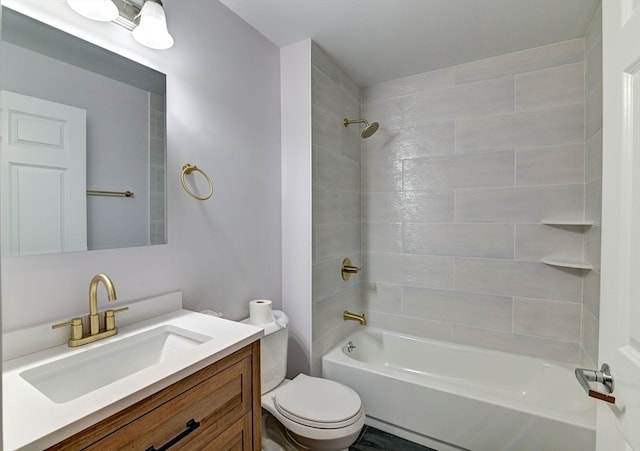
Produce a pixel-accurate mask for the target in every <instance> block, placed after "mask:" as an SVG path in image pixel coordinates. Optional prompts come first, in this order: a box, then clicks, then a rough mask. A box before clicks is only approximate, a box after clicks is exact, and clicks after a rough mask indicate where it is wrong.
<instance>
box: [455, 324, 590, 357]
mask: <svg viewBox="0 0 640 451" xmlns="http://www.w3.org/2000/svg"><path fill="white" fill-rule="evenodd" d="M451 333H452V340H453V341H454V342H458V343H463V344H468V345H472V346H480V347H483V348H489V349H496V350H498V351H505V352H511V353H514V354H523V355H528V356H531V357H537V358H542V359H549V360H556V361H562V362H571V363H577V362H579V360H580V344H579V343H571V342H566V341H561V340H552V339H548V338H540V337H532V336H528V335H519V334H512V333H508V332H501V331H494V330H487V329H479V328H472V327H466V326H460V325H454V326H453V327H452V331H451Z"/></svg>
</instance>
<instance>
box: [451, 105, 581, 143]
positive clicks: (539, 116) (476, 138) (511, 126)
mask: <svg viewBox="0 0 640 451" xmlns="http://www.w3.org/2000/svg"><path fill="white" fill-rule="evenodd" d="M582 142H584V104H576V105H568V106H562V107H555V108H547V109H542V110H534V111H526V112H518V113H512V114H502V115H496V116H486V117H479V118H472V119H464V120H460V121H458V122H457V123H456V153H468V152H477V151H486V150H500V149H514V148H532V147H545V146H554V145H560V144H579V143H582Z"/></svg>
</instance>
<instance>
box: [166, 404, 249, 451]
mask: <svg viewBox="0 0 640 451" xmlns="http://www.w3.org/2000/svg"><path fill="white" fill-rule="evenodd" d="M252 423H253V418H252V415H251V412H248V413H246V414H245V415H244V416H243V417H242V418H240V419H239V420H237V421H236V422H235V423H233V424H232V425H231V426H229V427H228V428H227V429H225V430H224V431H223V432H222V433H219V432H216V431H211V430H203V431H201V432H200V433H199V434H197V435H196V434H195V433H194V434H192V435H190V436H189V437H187V438H185V439H184V440H181V441H180V442H179V443H176V445H175V447H171V451H174V450H175V451H178V450H184V451H195V450H203V451H252V449H253V447H252V445H253V440H252V439H253V437H252Z"/></svg>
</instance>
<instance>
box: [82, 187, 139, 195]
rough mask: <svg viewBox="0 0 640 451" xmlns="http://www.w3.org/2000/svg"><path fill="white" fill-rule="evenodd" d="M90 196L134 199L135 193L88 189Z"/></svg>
mask: <svg viewBox="0 0 640 451" xmlns="http://www.w3.org/2000/svg"><path fill="white" fill-rule="evenodd" d="M87 195H88V196H123V197H133V196H134V193H133V191H128V190H127V191H105V190H100V189H88V190H87Z"/></svg>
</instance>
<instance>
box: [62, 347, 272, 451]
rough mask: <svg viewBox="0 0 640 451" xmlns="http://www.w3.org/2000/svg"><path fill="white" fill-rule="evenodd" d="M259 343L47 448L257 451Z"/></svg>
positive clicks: (143, 450) (259, 432)
mask: <svg viewBox="0 0 640 451" xmlns="http://www.w3.org/2000/svg"><path fill="white" fill-rule="evenodd" d="M260 411H261V407H260V341H256V342H254V343H252V344H250V345H248V346H246V347H244V348H242V349H241V350H239V351H237V352H235V353H233V354H231V355H230V356H228V357H226V358H224V359H222V360H220V361H218V362H215V363H213V364H211V365H210V366H208V367H206V368H204V369H202V370H200V371H198V372H196V373H194V374H192V375H191V376H188V377H186V378H185V379H183V380H181V381H178V382H176V383H175V384H173V385H170V386H169V387H167V388H165V389H164V390H161V391H159V392H158V393H155V394H154V395H151V396H149V397H148V398H146V399H144V400H142V401H140V402H138V403H136V404H134V405H132V406H130V407H128V408H126V409H124V410H122V411H121V412H119V413H117V414H115V415H112V416H111V417H109V418H106V419H105V420H103V421H101V422H99V423H97V424H95V425H93V426H91V427H89V428H87V429H85V430H84V431H81V432H79V433H77V434H75V435H73V436H71V437H69V438H68V439H66V440H64V441H62V442H60V443H58V444H57V445H54V446H53V447H51V448H49V449H50V450H85V449H86V450H121V449H127V450H141V451H160V450H165V449H168V448H169V447H170V449H171V451H174V450H180V449H183V450H200V449H202V450H243V451H250V450H255V451H259V450H260V449H261V440H260V438H261V437H260V434H261V431H260Z"/></svg>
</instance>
